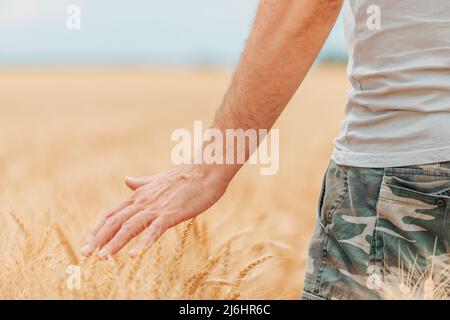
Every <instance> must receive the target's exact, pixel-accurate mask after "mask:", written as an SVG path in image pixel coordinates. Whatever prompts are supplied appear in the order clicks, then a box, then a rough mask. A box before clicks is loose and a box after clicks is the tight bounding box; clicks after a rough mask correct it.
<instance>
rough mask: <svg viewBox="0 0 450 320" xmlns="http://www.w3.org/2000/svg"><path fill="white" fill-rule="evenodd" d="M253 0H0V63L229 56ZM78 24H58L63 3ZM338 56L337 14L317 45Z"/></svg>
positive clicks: (165, 61)
mask: <svg viewBox="0 0 450 320" xmlns="http://www.w3.org/2000/svg"><path fill="white" fill-rule="evenodd" d="M257 3H258V1H257V0H189V1H186V0H127V1H123V0H0V41H1V45H0V64H3V65H5V64H94V65H95V64H105V63H106V64H146V65H197V64H209V65H230V64H234V63H235V62H236V61H237V59H238V57H239V54H240V52H241V51H242V48H243V46H244V44H245V39H246V37H247V35H248V32H249V30H250V27H251V21H252V19H253V16H254V14H255V10H256V6H257ZM71 4H75V5H78V6H80V8H81V10H82V11H81V30H79V31H69V30H68V29H67V27H66V19H67V13H66V9H67V7H68V6H69V5H71ZM322 56H323V57H328V58H342V57H344V56H345V49H344V39H343V31H342V23H341V22H339V23H338V25H337V27H336V30H334V31H333V34H332V36H331V37H330V40H329V41H328V43H327V45H326V47H325V48H324V50H323V52H322Z"/></svg>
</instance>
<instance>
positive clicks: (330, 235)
mask: <svg viewBox="0 0 450 320" xmlns="http://www.w3.org/2000/svg"><path fill="white" fill-rule="evenodd" d="M449 208H450V162H441V163H434V164H426V165H416V166H406V167H395V168H357V167H348V166H342V165H338V164H336V163H335V162H334V161H331V162H330V164H329V167H328V169H327V171H326V174H325V177H324V180H323V185H322V192H321V195H320V199H319V208H318V217H317V224H316V227H315V230H314V233H313V236H312V239H311V241H310V247H309V257H308V263H307V268H306V274H305V283H304V291H303V293H302V298H303V299H306V300H312V299H313V300H322V299H345V300H347V299H383V298H385V296H384V294H385V291H386V288H387V286H386V284H389V283H394V282H396V281H398V280H399V279H398V278H399V277H405V275H408V274H411V270H410V269H412V268H414V269H416V270H417V269H418V270H419V271H420V270H421V269H425V268H427V267H428V266H429V265H430V263H434V262H435V261H440V262H442V263H448V254H449V236H450V220H449V219H448V218H449V217H448V213H449ZM414 272H416V271H414ZM400 282H401V281H400Z"/></svg>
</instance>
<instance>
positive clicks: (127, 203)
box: [86, 200, 133, 243]
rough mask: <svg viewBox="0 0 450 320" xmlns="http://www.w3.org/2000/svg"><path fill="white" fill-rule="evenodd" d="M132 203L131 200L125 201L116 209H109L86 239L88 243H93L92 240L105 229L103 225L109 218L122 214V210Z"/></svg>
mask: <svg viewBox="0 0 450 320" xmlns="http://www.w3.org/2000/svg"><path fill="white" fill-rule="evenodd" d="M132 203H133V202H132V201H131V200H127V201H123V202H121V203H119V204H118V205H116V206H115V207H113V208H111V209H109V210H108V211H107V212H106V213H105V214H104V215H102V216H101V217H100V219H99V221H98V222H97V224H96V226H95V228H94V229H93V230H92V231H91V232H90V233H89V235H88V236H87V237H86V243H88V242H89V241H91V240H92V238H94V237H95V236H96V235H97V233H98V232H99V231H100V229H101V228H102V227H103V225H104V224H105V222H106V220H108V218H110V217H112V216H113V215H115V214H116V213H117V212H120V211H121V210H123V209H124V208H126V207H128V206H129V205H131V204H132Z"/></svg>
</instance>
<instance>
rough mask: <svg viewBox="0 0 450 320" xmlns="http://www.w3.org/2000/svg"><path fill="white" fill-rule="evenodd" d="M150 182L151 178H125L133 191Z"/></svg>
mask: <svg viewBox="0 0 450 320" xmlns="http://www.w3.org/2000/svg"><path fill="white" fill-rule="evenodd" d="M149 182H150V178H149V177H139V178H138V177H125V184H126V185H127V186H128V188H130V189H131V190H133V191H134V190H136V189H139V188H140V187H142V186H144V185H146V184H148V183H149Z"/></svg>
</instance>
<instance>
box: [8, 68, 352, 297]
mask: <svg viewBox="0 0 450 320" xmlns="http://www.w3.org/2000/svg"><path fill="white" fill-rule="evenodd" d="M230 76H231V73H230V71H227V70H203V69H195V70H133V69H122V70H121V69H116V70H106V69H105V70H87V69H86V70H83V69H77V70H62V69H53V70H51V69H45V70H44V69H5V70H2V72H0V115H1V116H0V128H1V140H0V181H1V184H0V197H1V198H0V234H1V239H2V240H3V241H1V242H0V279H1V281H0V298H2V299H178V298H182V299H298V298H299V296H300V291H301V286H302V278H303V272H304V268H305V262H306V249H307V244H308V239H309V237H310V234H311V232H312V227H313V223H314V220H315V215H316V201H317V198H318V192H319V188H320V184H321V180H322V176H323V173H324V170H325V168H326V166H327V164H328V162H329V158H330V154H331V150H332V139H333V137H334V136H335V135H336V134H337V130H338V125H339V122H340V121H341V119H342V117H343V114H344V104H345V99H346V91H347V89H348V83H347V81H346V78H345V69H344V67H342V66H324V65H322V66H320V67H316V68H315V69H314V70H313V71H312V72H311V73H310V75H309V76H308V78H307V80H306V81H305V82H304V84H303V86H302V87H301V89H300V90H299V91H298V93H297V95H296V96H295V98H294V99H293V100H292V102H291V103H290V105H289V106H288V108H287V109H286V111H285V112H284V114H283V115H282V117H281V119H280V120H279V121H278V122H277V124H276V126H275V127H276V128H279V129H280V138H281V146H280V170H279V173H278V174H277V175H274V176H261V175H259V168H258V167H252V166H249V167H245V168H244V169H243V170H242V171H241V172H240V173H239V174H238V176H237V177H236V178H235V180H234V181H233V183H232V185H231V186H230V188H229V190H228V193H227V194H226V195H225V197H224V198H223V199H222V200H221V201H220V202H219V203H218V204H217V205H216V206H215V207H213V208H211V209H210V210H208V212H206V213H205V214H203V215H201V216H200V217H198V218H197V219H195V221H190V222H186V223H184V224H182V225H180V226H179V227H177V228H175V229H174V230H171V231H169V232H168V233H167V234H166V235H164V237H163V238H162V239H161V241H160V242H158V243H157V244H156V245H155V246H154V247H153V248H152V249H151V250H150V251H149V252H148V253H147V254H146V255H144V256H143V257H141V258H139V259H135V260H129V259H128V258H127V257H126V250H127V249H128V248H129V247H127V248H125V250H124V252H121V253H120V254H118V255H117V256H116V257H114V258H113V259H110V260H109V261H99V260H97V259H96V258H89V259H85V258H82V257H81V256H80V254H79V250H80V248H81V247H82V244H83V240H84V237H85V236H86V234H87V232H88V231H89V228H91V227H92V225H93V223H94V222H95V221H96V219H97V218H98V216H99V215H100V214H101V213H102V212H103V211H104V210H105V209H107V208H108V207H110V206H112V205H114V204H115V203H117V202H118V201H119V200H121V199H123V198H125V197H126V196H127V195H128V194H129V193H130V191H129V190H127V188H126V187H125V186H124V184H123V177H124V176H126V175H135V176H141V175H150V174H154V173H157V172H159V171H161V170H165V169H169V168H171V167H172V166H173V165H172V164H171V161H170V150H171V148H172V147H173V145H174V143H173V142H171V141H170V133H171V132H172V131H173V130H174V129H177V128H188V129H191V130H192V126H193V121H194V120H203V121H206V122H208V120H209V119H212V116H213V114H214V111H215V108H216V107H217V106H218V104H219V103H220V101H221V99H222V96H223V94H224V91H225V89H226V87H227V84H228V82H229V79H230ZM71 265H72V266H73V265H75V266H79V268H80V269H79V270H80V271H81V283H80V287H79V289H77V288H75V289H74V288H69V287H68V285H67V279H68V268H69V266H71Z"/></svg>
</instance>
